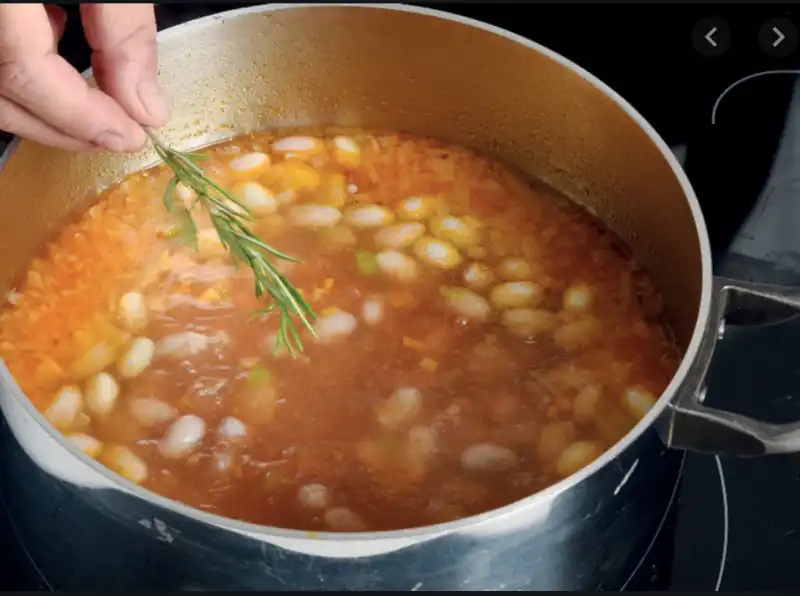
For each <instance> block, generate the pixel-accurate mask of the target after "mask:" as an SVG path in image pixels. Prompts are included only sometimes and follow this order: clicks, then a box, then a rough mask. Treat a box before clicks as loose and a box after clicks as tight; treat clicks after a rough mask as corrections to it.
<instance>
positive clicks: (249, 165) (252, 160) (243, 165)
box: [228, 152, 269, 178]
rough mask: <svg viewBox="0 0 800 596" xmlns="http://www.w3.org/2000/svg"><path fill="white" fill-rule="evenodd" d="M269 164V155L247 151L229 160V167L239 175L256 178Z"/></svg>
mask: <svg viewBox="0 0 800 596" xmlns="http://www.w3.org/2000/svg"><path fill="white" fill-rule="evenodd" d="M268 165H269V156H267V155H266V154H264V153H259V152H253V153H245V154H244V155H240V156H238V157H235V158H233V159H232V160H231V161H230V162H228V167H229V168H230V169H231V170H232V171H233V172H236V173H237V174H239V175H242V176H249V177H253V178H255V177H256V176H258V175H259V174H260V173H261V172H262V171H263V170H264V168H266V167H267V166H268Z"/></svg>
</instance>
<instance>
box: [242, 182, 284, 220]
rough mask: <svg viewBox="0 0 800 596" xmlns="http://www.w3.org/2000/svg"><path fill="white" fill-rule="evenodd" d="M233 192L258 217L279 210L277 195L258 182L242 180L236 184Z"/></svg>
mask: <svg viewBox="0 0 800 596" xmlns="http://www.w3.org/2000/svg"><path fill="white" fill-rule="evenodd" d="M231 192H232V194H233V196H234V197H236V198H237V199H238V200H239V202H240V203H241V204H242V205H243V206H244V207H245V208H246V209H247V210H248V211H249V212H250V213H252V214H253V215H255V216H256V217H263V216H265V215H272V214H273V213H275V211H277V210H278V202H277V201H276V200H275V196H274V195H273V194H272V192H270V191H269V190H267V189H266V188H264V187H263V186H262V185H261V184H259V183H258V182H242V183H241V184H237V185H236V186H234V187H233V189H232V190H231Z"/></svg>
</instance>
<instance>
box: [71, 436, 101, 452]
mask: <svg viewBox="0 0 800 596" xmlns="http://www.w3.org/2000/svg"><path fill="white" fill-rule="evenodd" d="M67 438H68V439H69V440H70V441H72V442H73V443H74V444H75V446H76V447H77V448H78V449H80V450H81V451H83V452H84V453H85V454H86V455H88V456H89V457H92V458H95V457H97V456H98V455H100V452H101V451H103V444H102V443H101V442H100V441H98V440H97V439H95V438H94V437H92V436H90V435H86V434H84V433H71V434H69V435H67Z"/></svg>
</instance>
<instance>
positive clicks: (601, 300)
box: [0, 130, 680, 531]
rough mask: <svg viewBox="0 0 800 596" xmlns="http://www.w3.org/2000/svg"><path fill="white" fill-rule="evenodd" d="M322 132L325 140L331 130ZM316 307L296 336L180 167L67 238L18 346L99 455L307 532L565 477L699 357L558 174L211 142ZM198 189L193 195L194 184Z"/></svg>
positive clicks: (436, 518) (27, 308) (53, 401)
mask: <svg viewBox="0 0 800 596" xmlns="http://www.w3.org/2000/svg"><path fill="white" fill-rule="evenodd" d="M317 132H318V131H317ZM202 153H204V154H205V155H206V156H207V157H208V159H207V160H206V161H204V162H202V163H203V167H204V169H205V170H206V171H207V173H208V174H209V175H210V176H211V177H212V178H213V179H214V180H216V181H217V182H219V183H220V184H222V185H224V186H226V187H227V188H228V189H230V190H231V192H232V193H233V194H234V195H235V196H237V197H238V198H239V199H240V202H241V204H243V205H244V206H246V207H248V209H249V210H250V212H251V213H252V215H253V217H254V221H253V222H252V224H251V226H252V228H253V230H254V231H255V232H256V233H257V234H258V235H259V236H260V237H261V238H262V239H264V241H265V242H267V243H269V244H270V245H272V246H274V247H276V248H278V249H280V250H283V251H285V252H287V253H289V254H291V255H293V256H296V257H299V258H301V259H303V261H304V262H303V263H302V264H291V263H289V262H287V261H281V262H279V263H278V264H279V266H280V268H281V270H282V271H283V272H284V273H285V274H286V275H287V277H288V279H289V280H290V281H291V282H292V283H293V284H294V285H295V286H296V287H297V288H299V289H300V290H301V291H302V293H303V295H304V296H305V297H306V298H307V300H308V302H309V303H310V305H311V306H312V308H313V309H314V311H315V313H316V315H317V317H318V318H317V320H316V321H315V323H314V325H315V329H316V331H317V336H318V337H317V339H314V338H313V337H312V335H311V334H310V333H308V332H307V331H305V332H304V333H303V342H304V346H305V351H304V352H303V354H302V355H301V356H300V357H298V358H296V359H295V358H292V357H291V356H290V355H288V354H287V353H286V352H285V351H282V352H276V350H275V331H276V329H277V323H278V315H277V314H273V315H269V316H257V317H255V318H254V316H253V313H254V309H256V308H258V307H259V306H263V305H264V303H260V302H259V301H258V300H256V298H255V296H254V290H253V275H252V272H251V271H250V270H248V269H247V268H246V267H239V268H238V269H236V268H234V267H233V264H232V260H231V258H230V255H229V253H227V252H226V250H225V249H224V247H222V245H221V244H220V242H219V239H218V238H217V237H216V234H215V232H214V231H213V229H212V228H211V224H210V220H209V218H208V216H207V215H206V214H205V213H204V212H202V209H201V208H199V207H195V208H194V209H193V211H192V213H193V214H194V216H195V220H196V222H197V225H198V228H199V229H200V232H199V242H198V246H197V247H194V246H192V245H190V244H187V242H186V241H185V239H183V240H182V239H181V235H180V234H177V233H176V231H177V230H178V229H179V227H178V221H177V218H176V216H175V215H173V214H171V213H170V212H169V211H168V210H167V209H166V207H165V206H164V203H163V194H164V191H165V188H166V185H167V182H168V180H169V179H170V177H171V174H170V172H169V171H168V170H167V169H166V168H165V167H163V166H160V167H157V168H154V169H151V170H148V171H144V172H140V173H137V174H134V175H132V176H129V177H128V178H126V179H125V180H124V181H122V182H121V183H119V184H116V185H114V186H113V187H112V188H110V189H108V190H107V191H106V192H104V193H103V194H102V195H101V196H100V197H99V198H98V199H97V201H96V202H95V203H94V204H93V206H92V207H91V208H90V209H89V210H88V211H86V212H85V213H83V214H82V216H81V217H79V218H77V219H75V220H73V221H72V222H70V223H68V224H67V225H65V226H64V227H63V228H61V229H60V231H59V233H58V234H57V235H56V236H55V237H54V238H53V239H52V240H51V241H49V242H48V243H47V244H46V246H44V247H43V249H42V251H41V253H40V254H39V256H38V257H37V258H35V259H33V260H32V262H31V263H30V264H29V266H28V268H27V270H26V272H25V274H24V276H23V277H22V280H21V282H20V284H19V286H18V288H17V289H16V290H15V291H12V292H10V293H9V295H8V305H7V306H6V307H4V309H3V310H2V313H0V355H1V356H2V358H3V359H4V361H5V363H6V365H7V366H8V368H9V369H10V370H11V372H12V374H13V375H14V377H15V379H16V380H17V382H18V383H19V385H20V386H21V388H22V389H23V391H24V392H25V393H26V395H27V396H28V397H29V398H30V399H31V401H32V402H33V403H34V404H35V406H36V407H37V408H38V409H39V410H40V411H41V412H43V413H44V415H45V417H46V418H47V419H48V420H49V421H50V422H51V423H52V424H53V425H55V426H56V427H57V428H58V429H59V430H60V431H61V432H63V433H64V434H65V435H66V436H67V437H69V438H70V439H72V440H73V441H74V442H75V443H76V444H77V445H78V446H79V447H80V448H81V449H83V450H84V451H85V452H86V453H87V454H88V455H90V456H91V457H94V458H96V459H98V461H100V462H102V463H103V464H105V465H106V466H108V467H109V468H111V469H112V470H114V471H115V472H117V473H119V474H121V475H122V476H124V477H126V478H128V479H129V480H131V481H133V482H136V483H138V484H141V485H143V486H144V487H146V488H148V489H151V490H153V491H155V492H157V493H159V494H161V495H164V496H166V497H169V498H172V499H175V500H178V501H182V502H184V503H186V504H188V505H191V506H193V507H197V508H199V509H202V510H204V511H208V512H213V513H216V514H220V515H223V516H228V517H232V518H236V519H240V520H246V521H250V522H254V523H259V524H267V525H272V526H279V527H283V528H295V529H303V530H310V531H321V530H330V531H365V530H367V531H369V530H390V529H400V528H409V527H417V526H423V525H428V524H434V523H438V522H444V521H450V520H454V519H457V518H460V517H464V516H468V515H472V514H477V513H481V512H485V511H487V510H490V509H493V508H496V507H499V506H503V505H506V504H508V503H511V502H513V501H515V500H518V499H520V498H523V497H525V496H528V495H531V494H533V493H535V492H537V491H539V490H541V489H543V488H545V487H547V486H549V485H551V484H553V483H555V482H557V481H558V480H559V479H561V478H564V477H566V476H568V475H570V474H572V473H574V472H576V471H577V470H579V469H580V468H582V467H584V466H585V465H587V464H589V463H590V462H591V461H592V460H594V459H595V458H596V457H598V456H599V455H600V454H602V453H603V451H604V450H606V449H607V448H608V447H610V446H611V445H613V444H614V443H615V442H616V441H618V440H619V439H620V438H621V437H622V436H624V435H625V434H626V433H627V432H628V431H629V430H630V429H631V428H632V427H633V426H634V425H635V424H636V422H637V421H638V420H639V419H640V418H641V417H642V416H643V415H644V414H645V413H646V412H647V410H648V409H649V408H650V407H651V406H652V405H653V403H654V402H655V400H656V398H657V396H658V395H659V394H660V393H661V392H662V391H663V390H664V388H665V387H666V385H667V384H668V382H669V380H670V379H671V377H672V375H673V374H674V372H675V370H676V368H677V365H678V362H679V359H680V354H679V351H678V350H677V348H676V347H675V345H674V343H673V341H672V340H671V333H670V331H669V329H668V327H666V325H665V324H664V322H663V320H662V317H661V306H660V300H659V297H658V295H657V293H656V292H655V290H654V288H653V286H652V285H651V283H650V282H649V281H648V279H647V276H646V274H645V273H644V272H643V270H642V268H641V267H640V266H639V265H638V264H637V263H636V262H635V260H634V259H633V258H632V257H631V255H630V253H629V251H628V250H627V249H626V248H625V247H624V246H623V245H622V243H621V242H620V241H619V239H618V238H616V237H615V236H614V234H612V233H611V232H610V231H609V230H608V229H606V228H604V227H603V226H601V225H599V224H598V222H597V221H596V220H595V219H593V218H592V217H591V216H589V215H588V214H587V213H586V212H585V211H583V210H582V209H580V208H578V207H577V206H575V205H574V204H572V203H570V202H568V201H566V200H564V199H563V198H561V197H560V196H558V195H557V194H556V193H554V192H553V191H552V190H549V189H547V188H546V187H544V186H543V185H540V184H532V183H530V182H528V181H527V180H525V179H524V178H522V177H520V176H519V175H518V174H517V173H515V172H513V171H511V170H510V169H509V168H507V167H505V166H503V165H502V164H499V163H497V162H496V161H493V160H491V159H488V158H486V157H484V156H481V155H479V154H476V153H474V152H471V151H468V150H466V149H463V148H460V147H456V146H451V145H448V144H444V143H441V142H438V141H435V140H432V139H428V138H423V137H419V136H414V135H408V134H395V133H377V132H368V131H352V130H351V131H345V132H342V131H339V134H334V133H333V132H331V133H330V134H320V135H318V136H310V134H309V132H308V131H300V132H297V131H293V132H291V133H289V132H282V133H281V132H278V133H276V132H271V133H256V134H252V135H248V136H244V137H240V138H236V139H233V140H230V141H227V142H224V143H221V144H218V145H215V146H212V147H209V148H207V149H204V150H203V151H202ZM187 191H188V189H186V188H182V187H179V188H178V190H177V194H178V195H179V196H180V197H181V199H182V200H183V201H184V202H185V203H186V204H187V205H191V204H192V197H191V192H187Z"/></svg>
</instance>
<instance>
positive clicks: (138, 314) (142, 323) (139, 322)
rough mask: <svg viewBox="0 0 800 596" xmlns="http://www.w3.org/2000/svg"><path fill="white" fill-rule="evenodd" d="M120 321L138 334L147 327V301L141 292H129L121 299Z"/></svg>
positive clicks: (119, 306)
mask: <svg viewBox="0 0 800 596" xmlns="http://www.w3.org/2000/svg"><path fill="white" fill-rule="evenodd" d="M118 308H119V320H120V321H121V322H122V324H123V325H124V326H125V328H126V329H128V330H129V331H133V332H134V333H136V332H137V331H141V330H142V329H144V328H145V327H147V320H148V316H147V300H146V299H145V297H144V294H142V293H141V292H128V293H127V294H123V296H122V298H120V299H119V305H118Z"/></svg>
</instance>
